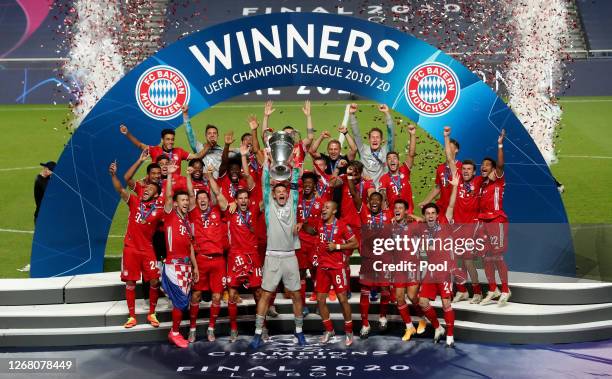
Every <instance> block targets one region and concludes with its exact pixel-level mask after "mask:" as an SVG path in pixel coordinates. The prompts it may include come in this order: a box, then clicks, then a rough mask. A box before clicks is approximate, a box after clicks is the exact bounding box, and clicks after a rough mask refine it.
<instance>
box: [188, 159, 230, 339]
mask: <svg viewBox="0 0 612 379" xmlns="http://www.w3.org/2000/svg"><path fill="white" fill-rule="evenodd" d="M192 170H193V167H189V168H188V169H187V172H188V174H192V172H191V171H192ZM214 170H215V168H214V166H213V165H210V166H208V169H207V171H206V176H207V179H208V181H207V182H208V183H210V188H211V190H212V193H213V194H214V195H215V198H216V199H217V203H218V204H215V203H214V201H213V199H214V198H213V197H211V194H210V192H207V191H199V192H197V193H194V188H193V186H191V185H189V179H188V180H187V185H188V190H189V199H190V201H193V202H195V208H193V210H192V211H191V212H189V221H190V222H191V224H192V225H193V229H194V251H195V257H196V260H197V263H198V269H199V274H200V275H199V278H200V280H198V281H197V283H194V285H193V292H192V294H191V303H190V306H189V321H190V323H189V338H188V339H187V340H188V341H189V342H190V343H193V342H194V341H195V339H196V321H197V317H198V312H199V310H200V300H202V291H210V292H211V293H212V301H211V304H210V318H209V322H208V329H207V332H206V334H207V336H208V340H209V341H210V342H212V341H214V340H215V323H216V321H217V317H218V316H219V311H220V310H221V294H222V293H223V287H224V286H225V277H226V265H225V258H224V257H223V248H224V246H225V239H226V238H227V224H226V223H225V221H223V220H222V219H221V215H222V213H221V212H224V211H225V210H226V209H227V199H226V198H225V196H223V194H222V193H221V191H219V186H218V185H217V181H216V180H215V178H214V176H213V173H214Z"/></svg>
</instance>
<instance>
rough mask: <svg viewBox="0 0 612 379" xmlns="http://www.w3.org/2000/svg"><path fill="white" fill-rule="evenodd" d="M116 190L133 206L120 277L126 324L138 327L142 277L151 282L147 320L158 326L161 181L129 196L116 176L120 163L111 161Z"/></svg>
mask: <svg viewBox="0 0 612 379" xmlns="http://www.w3.org/2000/svg"><path fill="white" fill-rule="evenodd" d="M108 171H109V173H110V176H111V179H112V182H113V187H114V188H115V191H117V192H118V193H119V195H120V196H121V199H123V201H125V202H126V203H127V205H128V207H129V209H130V214H129V216H128V217H129V218H128V220H129V221H128V228H127V231H126V233H125V239H124V242H123V243H124V245H123V257H122V258H121V280H122V281H123V282H125V299H126V301H127V305H128V310H129V312H130V316H129V318H128V320H127V322H126V323H125V324H124V325H123V326H124V327H125V328H133V327H134V326H136V323H137V322H136V309H135V306H136V292H135V289H136V281H138V280H139V279H140V277H141V275H142V276H143V278H144V280H145V281H147V282H149V283H150V287H149V313H148V315H147V321H149V323H150V324H151V325H152V326H153V327H155V328H157V327H158V326H159V321H157V317H156V315H155V307H156V305H157V298H158V289H159V270H158V269H157V260H156V258H155V252H154V251H153V244H152V240H153V233H154V232H155V228H156V227H157V223H158V222H159V221H160V220H161V218H162V216H163V212H162V211H161V209H158V207H157V205H156V200H157V199H156V198H157V195H158V194H159V184H157V183H148V184H147V185H146V186H145V187H144V189H143V191H142V195H141V196H135V195H130V194H129V193H127V192H126V190H125V189H124V188H123V186H122V185H121V182H120V181H119V178H117V163H116V162H113V163H111V165H110V167H109V169H108Z"/></svg>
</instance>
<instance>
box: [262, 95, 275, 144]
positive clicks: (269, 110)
mask: <svg viewBox="0 0 612 379" xmlns="http://www.w3.org/2000/svg"><path fill="white" fill-rule="evenodd" d="M273 105H274V104H273V103H272V100H268V101H266V105H264V115H263V122H262V125H261V127H262V130H264V131H265V130H268V123H269V121H270V115H272V113H274V111H275V109H274V106H273ZM262 133H263V132H262ZM261 138H263V134H262V136H261ZM264 142H265V141H264Z"/></svg>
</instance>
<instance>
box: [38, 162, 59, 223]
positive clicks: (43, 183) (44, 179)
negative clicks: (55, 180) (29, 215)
mask: <svg viewBox="0 0 612 379" xmlns="http://www.w3.org/2000/svg"><path fill="white" fill-rule="evenodd" d="M40 165H41V166H42V167H43V169H42V171H41V172H40V174H38V176H36V181H34V201H35V202H36V210H35V211H34V224H36V218H38V211H39V210H40V204H41V203H42V199H43V196H44V194H45V189H47V184H48V183H49V179H51V174H53V170H54V169H55V165H56V163H55V162H53V161H49V162H47V163H41V164H40Z"/></svg>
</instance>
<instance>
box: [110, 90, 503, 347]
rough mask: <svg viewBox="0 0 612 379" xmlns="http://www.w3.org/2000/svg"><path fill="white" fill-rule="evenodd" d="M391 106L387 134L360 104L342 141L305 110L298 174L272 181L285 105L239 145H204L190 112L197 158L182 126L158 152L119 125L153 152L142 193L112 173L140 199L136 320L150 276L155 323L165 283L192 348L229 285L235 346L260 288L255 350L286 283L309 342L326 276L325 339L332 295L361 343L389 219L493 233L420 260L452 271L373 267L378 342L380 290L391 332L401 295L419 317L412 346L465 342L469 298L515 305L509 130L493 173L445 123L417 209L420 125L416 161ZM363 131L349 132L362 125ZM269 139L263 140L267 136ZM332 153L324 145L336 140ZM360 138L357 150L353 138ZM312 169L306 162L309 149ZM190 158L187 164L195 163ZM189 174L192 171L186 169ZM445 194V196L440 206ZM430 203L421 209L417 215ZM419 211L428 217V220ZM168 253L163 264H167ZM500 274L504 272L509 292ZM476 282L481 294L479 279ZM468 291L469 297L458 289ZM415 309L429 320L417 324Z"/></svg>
mask: <svg viewBox="0 0 612 379" xmlns="http://www.w3.org/2000/svg"><path fill="white" fill-rule="evenodd" d="M378 109H379V110H380V111H381V112H382V113H383V114H384V117H385V121H386V125H387V140H386V141H385V140H384V139H383V138H384V133H383V131H382V130H381V129H379V128H376V127H375V128H372V129H370V130H369V131H368V134H367V143H365V141H362V138H361V133H360V130H359V125H358V121H357V117H356V112H357V110H358V106H357V104H351V105H350V106H349V107H348V112H349V118H348V121H349V125H342V126H340V127H339V128H338V130H339V132H340V133H341V138H340V139H331V135H330V133H329V132H327V131H324V132H322V133H321V134H320V135H319V136H318V137H317V138H315V136H314V128H313V123H312V116H311V106H310V102H309V101H306V102H305V104H304V106H303V108H302V111H303V113H304V115H305V118H306V127H307V136H306V138H304V139H301V137H299V133H297V132H296V131H295V130H294V129H293V128H292V127H290V126H286V127H285V128H283V129H282V132H284V133H286V134H288V135H291V136H292V137H293V140H294V142H295V143H294V147H293V152H292V154H291V159H290V162H291V176H290V179H289V180H286V181H278V180H275V179H273V178H272V177H271V175H270V165H271V162H272V161H273V160H274V157H273V156H272V154H271V149H270V147H269V146H268V145H267V141H265V138H262V137H263V136H264V133H263V132H264V131H269V130H271V128H270V127H269V120H270V117H271V115H272V114H273V113H274V111H275V110H274V108H273V104H272V102H270V101H268V102H267V103H266V104H265V106H264V115H263V120H262V123H261V125H260V123H259V121H258V119H257V117H256V116H253V115H251V116H249V118H248V120H247V122H248V125H249V129H250V130H248V131H247V132H246V133H244V134H243V135H242V136H241V138H240V148H239V149H238V150H234V149H232V148H231V145H232V144H233V143H234V135H233V132H229V133H227V134H225V136H224V140H223V142H224V146H223V147H221V146H220V145H219V144H218V137H219V133H218V129H217V128H216V127H215V126H213V125H208V126H207V127H206V130H205V135H204V136H205V141H204V142H199V141H197V138H196V136H195V134H194V132H193V129H192V127H191V124H190V122H189V117H188V109H187V107H185V108H184V109H183V117H184V121H185V130H186V133H187V137H188V140H189V144H190V147H191V150H192V152H188V151H186V150H184V149H181V148H180V147H175V143H174V139H175V132H174V130H172V129H165V130H163V131H162V132H161V144H160V145H159V146H149V145H146V144H144V143H142V142H140V141H139V140H138V139H137V138H136V137H135V136H134V135H132V134H131V133H130V132H129V130H128V128H127V127H126V126H124V125H121V127H120V132H121V133H122V134H124V135H125V136H126V137H127V138H128V139H129V140H130V141H131V142H132V143H133V144H134V145H136V146H137V147H138V148H139V149H141V150H142V153H141V155H140V157H139V159H138V160H137V161H136V162H135V163H134V164H133V165H132V166H131V167H129V168H128V169H127V170H126V172H125V174H124V179H125V181H126V183H127V186H128V188H129V190H130V191H131V192H129V191H128V190H126V189H125V188H124V186H123V184H122V182H121V181H120V179H119V178H118V177H117V170H118V167H117V163H116V162H113V163H111V165H110V167H109V172H110V175H111V178H112V182H113V186H114V188H115V189H116V191H117V192H118V193H119V194H120V196H121V198H122V199H123V200H124V201H125V202H126V203H127V205H128V207H129V221H128V227H127V232H126V235H125V240H124V250H123V259H122V267H121V280H122V281H124V282H125V283H126V300H127V305H128V310H129V318H128V320H127V322H126V323H125V324H124V326H125V327H126V328H131V327H134V326H135V325H136V324H137V321H136V310H135V287H136V282H137V281H138V280H141V278H142V280H143V281H144V282H147V283H148V284H149V290H148V297H149V311H148V315H147V320H148V322H149V323H150V324H151V325H152V326H153V327H158V326H159V321H158V320H157V317H156V314H155V309H156V305H157V300H158V297H159V292H160V287H161V289H162V290H163V292H164V293H165V294H166V296H167V297H168V298H169V300H170V301H171V303H172V307H173V308H172V328H171V330H170V332H169V335H168V338H169V340H170V342H171V343H173V344H175V345H176V346H179V347H183V348H185V347H188V346H189V343H192V342H194V341H195V340H196V324H197V319H198V313H199V310H200V305H199V304H200V302H201V300H202V292H210V294H211V305H210V317H209V324H208V328H207V339H208V340H209V341H214V340H215V323H216V321H217V318H218V316H219V313H220V309H221V301H222V298H223V294H224V292H225V291H227V292H228V295H227V296H228V298H227V308H228V315H229V322H230V341H231V342H233V341H235V340H236V339H237V337H238V323H237V319H238V303H239V302H240V301H241V299H240V295H239V294H238V290H239V289H240V288H241V287H243V288H246V289H248V290H249V291H251V292H252V293H253V297H254V299H255V302H256V308H257V315H256V318H255V335H254V337H253V339H252V341H251V343H250V346H251V347H252V348H258V347H260V346H262V345H263V344H264V343H265V341H266V340H267V338H268V329H267V326H266V317H267V316H270V315H272V316H274V315H275V314H276V312H275V311H274V301H275V296H276V293H277V290H278V287H279V285H280V283H281V282H282V284H283V287H284V290H285V296H287V297H289V298H291V300H292V303H293V313H294V322H295V335H294V336H295V339H296V341H297V343H298V344H299V345H305V344H306V343H307V342H306V339H305V337H304V334H303V331H302V326H303V320H304V317H305V316H307V315H308V313H309V309H308V307H307V306H306V299H307V295H306V288H307V280H308V279H310V280H312V281H313V284H314V286H313V288H314V291H313V292H312V294H311V296H310V300H312V301H316V302H317V303H318V313H319V315H320V317H321V319H322V323H323V327H324V333H323V336H322V337H321V342H322V343H327V342H330V341H331V340H332V338H333V337H334V336H335V331H334V327H333V324H332V321H331V319H330V311H329V309H328V306H327V301H336V299H337V301H338V302H339V303H340V306H341V310H342V315H343V318H344V332H345V334H344V343H345V345H346V346H350V345H351V344H352V343H353V325H352V312H351V308H350V304H349V298H350V294H351V289H350V263H349V261H350V257H351V255H352V254H353V252H354V251H355V250H357V251H360V249H363V243H364V242H363V241H362V236H363V237H364V238H365V235H366V234H367V232H368V231H372V230H376V229H377V228H382V227H385V226H387V227H390V228H394V230H398V231H399V232H400V233H404V234H409V235H411V236H422V237H423V238H424V239H425V240H427V239H429V240H431V239H433V238H445V237H453V238H457V237H474V236H479V237H481V238H483V239H484V240H485V241H486V244H485V248H484V249H473V251H468V252H466V253H463V254H461V255H455V254H453V252H452V251H451V252H449V251H442V250H441V249H439V247H436V246H435V245H427V246H426V247H425V248H424V249H423V251H420V252H419V253H418V254H416V255H413V256H411V258H410V259H412V260H416V261H418V260H427V261H428V262H429V263H436V264H441V265H442V266H443V267H446V269H445V270H443V271H435V272H434V271H430V272H424V273H407V275H405V277H403V278H402V279H401V280H398V279H397V278H396V279H395V280H388V277H387V276H385V275H378V276H376V275H374V276H372V275H366V274H365V270H364V267H363V266H362V272H361V273H360V280H359V285H360V288H361V292H360V301H359V304H360V313H361V330H360V333H359V334H360V337H361V338H362V339H364V338H367V337H368V335H369V333H370V331H371V325H370V321H369V316H370V314H369V313H370V312H369V307H370V301H371V297H374V296H378V294H379V296H380V308H379V310H380V312H379V318H378V327H379V329H380V330H385V329H386V328H387V323H388V322H387V312H388V309H389V305H390V304H393V303H395V304H396V306H397V310H398V313H399V314H400V316H401V318H402V320H403V322H404V323H405V325H406V330H405V333H404V335H403V337H402V339H403V340H404V341H408V340H410V339H411V337H412V335H414V334H415V333H416V334H421V333H423V332H424V331H425V329H426V321H425V320H428V321H429V322H430V323H431V325H432V327H433V328H434V342H438V341H439V339H440V338H441V337H442V336H444V335H446V345H447V346H449V347H452V346H454V337H453V329H454V320H455V313H454V311H453V308H452V305H451V304H452V303H453V302H459V301H466V300H469V301H470V303H472V304H483V305H484V304H489V303H491V302H493V301H494V300H496V299H497V300H498V305H504V304H506V303H507V302H508V299H509V298H510V290H509V288H508V268H507V266H506V264H505V262H504V259H503V254H504V253H505V252H506V250H507V232H508V220H507V217H506V214H505V213H504V211H503V194H504V185H505V179H504V154H503V140H504V134H505V133H504V131H503V130H502V131H501V133H500V136H499V138H498V141H497V142H498V149H497V157H496V158H495V159H494V158H484V159H483V161H482V163H481V165H480V175H478V174H477V171H476V168H477V166H476V163H475V162H474V161H472V160H463V161H458V160H456V156H457V154H458V152H459V143H458V142H457V141H456V140H454V139H451V137H450V135H451V130H450V128H449V127H446V128H444V151H445V156H446V162H444V163H442V164H440V165H439V167H438V168H437V170H436V179H435V186H434V187H433V188H432V190H431V192H430V193H429V194H428V195H427V196H426V198H425V199H424V200H423V201H422V202H421V203H419V204H416V205H415V204H414V201H413V194H412V189H411V184H410V173H411V169H412V166H413V161H414V157H415V156H416V145H417V137H416V127H415V126H414V125H410V126H409V127H408V133H409V139H410V142H409V146H408V152H407V156H406V159H405V161H404V162H400V156H399V154H398V153H397V152H396V151H395V146H394V144H395V138H394V137H395V122H394V120H393V118H392V116H391V114H390V111H389V108H388V107H387V106H386V105H380V106H379V107H378ZM349 126H350V132H349ZM260 138H261V140H260ZM326 139H329V141H327V149H326V152H325V153H322V152H318V150H319V147H320V146H321V144H322V143H323V141H324V140H326ZM341 140H344V141H346V143H347V144H348V151H347V153H346V155H344V154H342V144H343V142H344V141H341ZM308 156H310V157H311V159H312V163H313V164H312V167H313V170H312V171H310V170H305V169H304V163H305V160H306V159H307V157H308ZM149 159H150V160H151V161H152V163H149V164H148V166H147V167H146V176H145V178H143V179H141V180H134V179H133V177H134V175H135V173H136V172H137V170H138V169H139V167H140V166H141V165H142V164H143V163H144V162H146V161H147V160H149ZM183 161H188V165H187V167H186V168H185V171H183V168H182V162H183ZM182 172H184V173H185V175H184V176H183V175H182ZM434 199H437V200H436V201H435V202H433V201H434ZM417 211H418V212H417ZM416 213H418V215H417V214H416ZM476 259H482V262H483V267H484V271H485V275H486V278H487V281H488V285H489V288H488V292H487V294H486V296H484V297H483V292H482V289H481V288H480V284H479V283H480V282H479V278H478V271H477V270H476V266H475V263H474V261H475V260H476ZM159 261H162V262H163V264H162V265H161V266H160V265H159V264H158V262H159ZM495 271H497V272H498V274H499V278H500V280H501V291H500V289H499V288H498V286H497V283H496V276H495ZM468 277H469V280H470V282H471V287H472V291H473V296H472V298H471V299H470V298H469V293H468V290H467V287H466V282H467V279H468ZM455 286H456V291H453V288H454V287H455ZM437 296H440V297H441V299H442V308H443V314H444V321H445V327H444V326H442V325H440V323H439V321H438V317H437V314H436V311H435V310H434V308H433V307H432V306H431V305H430V301H433V300H435V299H436V297H437ZM185 311H187V312H188V313H189V320H190V329H189V335H188V338H187V339H185V338H184V337H183V336H182V335H181V333H180V332H179V326H180V323H181V321H182V319H183V313H184V312H185ZM411 315H414V316H417V317H419V318H420V321H419V322H418V326H417V327H416V328H415V327H414V325H413V323H412V318H411Z"/></svg>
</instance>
